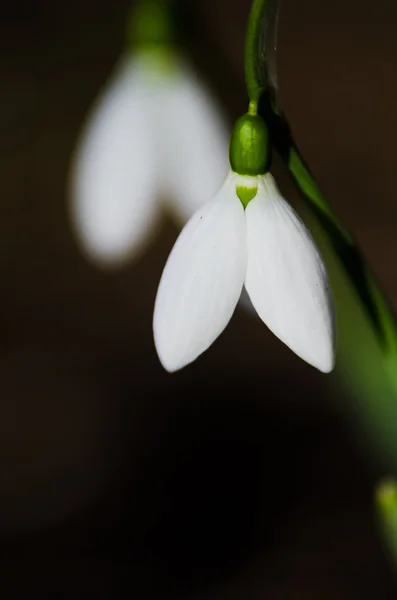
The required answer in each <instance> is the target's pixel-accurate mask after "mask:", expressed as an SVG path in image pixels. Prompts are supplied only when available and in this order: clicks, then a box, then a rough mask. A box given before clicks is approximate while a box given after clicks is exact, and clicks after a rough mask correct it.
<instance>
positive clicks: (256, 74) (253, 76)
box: [245, 0, 269, 114]
mask: <svg viewBox="0 0 397 600" xmlns="http://www.w3.org/2000/svg"><path fill="white" fill-rule="evenodd" d="M268 3H269V0H253V2H252V6H251V11H250V15H249V18H248V26H247V34H246V41H245V79H246V85H247V91H248V97H249V100H250V114H256V113H257V107H258V103H259V100H260V98H261V96H262V94H263V92H264V91H265V89H266V63H265V57H264V55H263V45H264V36H265V32H266V13H267V7H268Z"/></svg>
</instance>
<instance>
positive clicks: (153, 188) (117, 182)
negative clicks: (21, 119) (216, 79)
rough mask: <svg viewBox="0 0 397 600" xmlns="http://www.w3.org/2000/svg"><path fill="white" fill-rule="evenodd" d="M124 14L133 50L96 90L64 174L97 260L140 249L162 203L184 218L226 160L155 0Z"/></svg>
mask: <svg viewBox="0 0 397 600" xmlns="http://www.w3.org/2000/svg"><path fill="white" fill-rule="evenodd" d="M131 23H132V26H133V33H132V35H131V36H130V37H131V38H132V39H133V50H132V51H131V49H129V50H128V52H127V53H126V54H125V56H123V57H122V59H121V60H120V62H119V64H118V65H117V66H116V69H115V72H114V74H113V76H112V79H111V81H110V83H109V84H108V85H107V86H106V87H105V89H104V90H103V92H102V93H101V94H100V96H99V99H98V101H97V103H96V106H95V108H94V110H93V111H92V113H91V115H90V116H89V118H88V121H87V123H86V126H85V129H84V131H83V135H82V137H81V140H80V143H79V145H78V148H77V151H76V154H75V157H74V165H73V168H72V173H71V219H72V224H73V229H74V232H75V234H76V237H77V239H78V240H79V242H80V244H81V246H82V249H83V250H84V252H85V254H86V255H87V256H88V258H90V259H91V260H93V261H95V262H97V263H98V264H100V265H103V266H106V265H107V266H113V265H118V264H120V263H123V262H124V261H125V260H126V259H129V258H131V257H135V256H136V255H137V254H139V253H140V252H141V251H142V250H143V249H145V247H146V246H147V245H148V243H149V242H150V241H151V239H152V235H151V234H153V232H154V231H155V230H156V227H157V226H158V224H159V222H160V220H161V219H160V217H161V214H162V208H163V207H166V206H168V207H169V209H170V212H171V213H172V214H173V215H174V216H175V217H176V220H177V222H178V223H179V224H180V225H184V224H185V223H186V221H187V219H188V218H189V217H190V216H191V215H192V214H193V213H194V212H195V211H196V210H197V209H198V207H199V206H201V204H202V201H203V198H206V197H209V196H210V195H211V194H213V193H214V192H215V190H216V189H217V186H218V184H219V181H220V179H221V178H222V177H224V175H225V173H226V171H227V168H228V164H227V147H228V137H229V136H228V133H227V128H226V125H225V123H224V121H223V119H222V117H221V114H220V112H219V110H218V108H217V106H216V105H215V103H214V101H213V99H212V97H211V96H210V94H209V92H208V91H207V90H206V89H205V87H204V86H203V84H202V83H201V82H200V81H199V79H198V78H197V77H196V76H195V74H194V73H193V71H192V70H191V68H190V67H189V65H188V63H187V62H186V61H184V60H183V58H182V56H181V55H180V54H179V53H178V52H177V50H176V49H175V48H174V47H173V46H172V45H171V43H172V42H171V40H172V37H173V35H172V32H170V24H169V13H168V12H167V11H166V7H165V3H164V4H162V3H160V2H159V0H144V1H143V2H141V4H140V5H139V6H138V9H136V10H135V12H134V14H133V16H132V20H131Z"/></svg>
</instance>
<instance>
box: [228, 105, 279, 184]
mask: <svg viewBox="0 0 397 600" xmlns="http://www.w3.org/2000/svg"><path fill="white" fill-rule="evenodd" d="M270 159H271V150H270V143H269V132H268V129H267V126H266V123H265V121H264V120H263V119H262V117H260V116H259V115H250V114H246V115H243V116H242V117H240V118H239V119H238V120H237V121H236V124H235V126H234V129H233V133H232V137H231V140H230V151H229V160H230V166H231V167H232V169H233V171H235V172H236V173H238V174H239V175H250V176H253V177H255V176H257V175H264V174H265V173H266V172H267V171H268V170H269V165H270Z"/></svg>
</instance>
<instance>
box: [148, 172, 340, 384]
mask: <svg viewBox="0 0 397 600" xmlns="http://www.w3.org/2000/svg"><path fill="white" fill-rule="evenodd" d="M238 188H240V189H241V188H243V189H245V191H247V190H248V191H249V190H252V194H251V196H252V195H253V196H254V197H253V199H252V200H250V201H249V203H248V205H247V207H246V209H245V210H244V206H243V204H242V202H241V201H240V199H239V196H238V195H237V192H238ZM243 285H245V287H246V290H247V292H248V295H249V297H250V299H251V302H252V304H253V305H254V307H255V309H256V311H257V313H258V315H259V317H260V318H261V319H262V320H263V321H264V322H265V323H266V325H267V326H268V327H269V329H271V331H272V332H273V333H274V334H275V335H276V336H277V337H278V338H280V340H282V341H283V342H284V343H285V344H286V345H287V346H289V347H290V348H291V350H293V351H294V352H295V353H296V354H297V355H298V356H300V357H301V358H303V359H304V360H305V361H307V362H308V363H310V364H311V365H313V366H315V367H317V368H318V369H319V370H320V371H323V372H325V373H326V372H329V371H331V370H332V368H333V364H334V313H333V302H332V294H331V290H330V286H329V282H328V278H327V274H326V270H325V267H324V265H323V262H322V260H321V257H320V255H319V253H318V251H317V249H316V246H315V244H314V242H313V240H312V238H311V236H310V234H309V232H308V230H307V229H306V227H305V225H304V224H303V223H302V221H301V220H300V218H299V217H298V216H297V214H296V213H295V212H294V211H293V209H292V208H291V207H290V205H289V204H288V203H287V202H286V201H285V200H284V198H283V197H282V196H281V195H280V193H279V191H278V189H277V187H276V184H275V181H274V179H273V177H272V175H271V174H270V173H267V174H265V175H261V176H256V177H247V176H240V175H238V174H236V173H235V172H233V171H230V172H229V174H228V176H227V177H226V180H225V182H224V183H223V185H222V186H221V188H220V189H219V191H218V192H217V193H216V194H215V196H214V197H213V199H212V200H211V201H210V202H208V203H207V204H205V205H204V206H202V207H201V208H200V209H199V210H198V211H197V212H196V213H195V215H194V216H193V217H192V218H191V219H190V221H189V222H188V223H187V224H186V226H185V228H184V229H183V231H182V232H181V234H180V236H179V238H178V240H177V241H176V243H175V246H174V248H173V250H172V252H171V254H170V256H169V258H168V261H167V264H166V266H165V268H164V271H163V275H162V278H161V281H160V285H159V289H158V293H157V298H156V305H155V311H154V320H153V329H154V339H155V344H156V348H157V352H158V355H159V358H160V360H161V362H162V364H163V366H164V367H165V368H166V369H167V370H168V371H175V370H177V369H180V368H182V367H184V366H185V365H187V364H189V363H191V362H192V361H194V360H195V359H196V358H197V357H198V356H199V355H200V354H201V353H202V352H204V351H205V350H206V349H207V348H208V347H209V346H210V345H211V344H212V343H213V342H214V340H215V339H216V338H217V337H218V336H219V334H220V333H221V332H222V331H223V330H224V328H225V327H226V325H227V324H228V322H229V320H230V319H231V317H232V315H233V312H234V309H235V307H236V304H237V302H238V300H239V297H240V294H241V291H242V288H243Z"/></svg>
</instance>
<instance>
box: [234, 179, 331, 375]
mask: <svg viewBox="0 0 397 600" xmlns="http://www.w3.org/2000/svg"><path fill="white" fill-rule="evenodd" d="M258 183H259V186H258V193H257V195H256V196H255V198H254V199H253V200H251V202H249V204H248V206H247V208H246V211H245V212H246V220H247V272H246V279H245V286H246V289H247V292H248V294H249V297H250V299H251V302H252V304H253V305H254V307H255V309H256V311H257V312H258V314H259V316H260V318H261V319H262V320H263V321H264V322H265V323H266V325H267V326H268V327H269V329H271V331H272V332H273V333H274V334H275V335H276V336H277V337H278V338H280V339H281V340H282V341H283V342H284V343H285V344H286V345H287V346H289V348H291V350H293V351H294V352H295V353H296V354H297V355H298V356H300V357H301V358H302V359H303V360H305V361H307V362H308V363H310V364H311V365H313V366H314V367H317V369H319V370H320V371H323V372H324V373H327V372H329V371H331V370H332V368H333V366H334V312H333V301H332V293H331V289H330V285H329V282H328V277H327V273H326V270H325V267H324V264H323V261H322V259H321V257H320V255H319V253H318V250H317V248H316V246H315V244H314V242H313V239H312V237H311V235H310V233H309V232H308V230H307V229H306V227H305V225H304V224H303V222H302V221H301V219H300V218H299V217H298V215H297V214H296V213H295V212H294V210H293V209H292V208H291V207H290V205H289V204H288V203H287V202H286V201H285V200H284V199H283V197H282V196H281V195H280V193H279V191H278V189H277V187H276V184H275V182H274V179H273V177H272V176H271V175H270V174H269V173H268V174H266V175H265V176H263V177H260V178H258Z"/></svg>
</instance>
